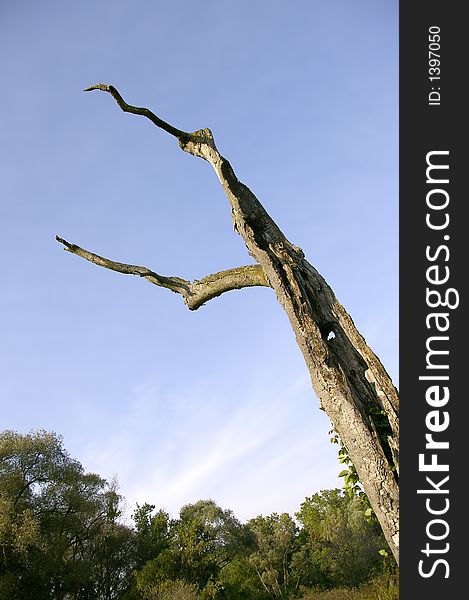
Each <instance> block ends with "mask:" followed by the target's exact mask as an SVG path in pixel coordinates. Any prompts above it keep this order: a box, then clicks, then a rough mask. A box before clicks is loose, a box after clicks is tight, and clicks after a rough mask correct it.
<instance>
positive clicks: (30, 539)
mask: <svg viewBox="0 0 469 600" xmlns="http://www.w3.org/2000/svg"><path fill="white" fill-rule="evenodd" d="M119 502H120V497H119V495H118V493H117V490H116V488H115V486H114V485H112V484H111V485H108V484H107V482H106V481H105V480H104V479H102V478H101V477H99V476H98V475H95V474H92V473H85V472H84V470H83V467H82V465H81V464H80V463H79V462H78V461H76V460H73V459H72V458H70V456H69V455H68V453H67V452H66V451H65V449H64V448H63V445H62V440H61V438H59V437H58V436H56V435H55V434H54V433H47V432H45V431H38V432H34V433H31V434H28V435H20V434H18V433H15V432H12V431H5V432H3V433H1V434H0V589H1V590H2V591H3V595H2V598H5V599H10V598H11V599H13V598H23V599H26V598H34V599H35V600H41V599H42V598H47V599H49V598H55V597H57V598H62V597H65V596H67V595H68V596H69V597H70V598H91V597H103V598H104V597H106V598H117V597H118V596H119V594H120V593H121V592H122V583H123V581H124V579H125V576H124V569H123V565H122V563H121V562H120V560H122V555H123V553H124V554H125V555H127V554H128V552H127V551H128V549H129V547H130V545H131V541H130V538H131V535H130V532H129V531H128V530H126V529H125V528H124V527H123V526H121V525H118V523H117V518H118V517H119V514H120V511H119Z"/></svg>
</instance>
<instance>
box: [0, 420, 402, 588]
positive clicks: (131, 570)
mask: <svg viewBox="0 0 469 600" xmlns="http://www.w3.org/2000/svg"><path fill="white" fill-rule="evenodd" d="M335 439H336V442H337V443H340V441H339V440H338V439H337V438H335ZM341 458H342V463H343V464H344V465H345V466H347V467H348V469H345V470H344V471H343V473H342V474H343V476H344V478H345V480H346V482H347V483H348V484H349V489H348V491H345V490H338V489H335V490H324V491H322V492H320V493H318V494H314V495H313V496H311V497H310V498H306V499H305V501H304V502H303V503H302V504H301V507H300V510H299V512H298V513H296V515H295V518H293V517H291V516H290V515H289V514H287V513H283V514H277V513H273V514H271V515H268V516H262V515H260V516H258V517H256V518H254V519H251V520H250V521H248V522H247V523H246V524H242V523H240V522H239V521H238V520H237V519H236V518H235V516H234V514H233V513H232V511H230V510H224V509H222V508H220V507H219V506H218V505H217V504H216V503H215V502H214V501H213V500H200V501H199V502H196V503H194V504H187V505H185V506H183V507H182V508H181V509H180V513H179V516H178V518H176V519H173V518H171V517H170V516H169V514H168V513H167V512H166V511H164V510H162V509H160V510H156V508H155V505H153V504H143V505H142V506H139V505H137V506H136V508H135V511H134V513H133V523H134V526H133V527H128V526H126V525H124V524H123V523H121V522H120V516H121V511H120V504H121V497H120V495H119V493H118V489H117V483H116V482H110V483H108V482H106V481H105V480H104V479H102V478H101V477H99V476H98V475H96V474H93V473H86V472H85V471H84V469H83V467H82V465H81V464H80V463H79V462H78V461H76V460H74V459H72V458H71V457H70V456H69V455H68V453H67V452H66V451H65V449H64V448H63V444H62V439H61V438H60V437H59V436H57V435H56V434H54V433H47V432H45V431H38V432H33V433H30V434H28V435H20V434H18V433H15V432H11V431H6V432H3V433H1V434H0V598H2V600H3V599H5V600H29V599H31V600H45V599H54V600H55V599H56V600H64V599H65V598H67V600H169V599H176V600H177V599H180V600H215V599H220V600H221V599H223V600H267V599H287V598H288V599H290V598H294V597H298V598H300V597H303V598H308V599H310V600H312V599H313V598H318V599H319V598H323V599H324V600H326V598H327V599H328V600H332V599H335V598H337V599H339V598H345V599H348V600H368V598H372V597H373V598H374V599H375V600H391V598H392V600H394V597H392V593H394V591H395V589H396V585H397V584H396V585H394V584H392V581H394V582H395V579H392V578H393V577H394V576H395V563H394V561H393V558H392V556H391V555H390V553H388V550H387V545H386V543H385V541H384V538H383V536H382V533H381V530H380V528H379V526H378V524H377V522H376V519H373V514H372V512H370V509H368V508H367V507H366V505H364V503H363V494H362V493H360V492H357V490H356V489H355V486H356V485H359V484H358V483H357V482H356V481H354V478H353V477H352V476H351V475H350V473H352V471H350V466H351V464H350V461H349V459H348V455H347V453H346V451H345V449H343V448H341ZM382 574H385V575H386V577H387V579H386V580H385V579H383V577H381V579H380V575H382ZM372 577H374V578H375V579H374V580H373V581H372V582H371V583H370V579H371V578H372ZM376 578H377V579H376ZM384 581H387V582H388V583H387V584H386V585H385V584H384ZM367 582H368V583H367ZM365 584H366V585H365ZM393 585H394V587H393ZM370 590H371V591H370ZM372 593H374V594H375V595H374V596H372V595H370V594H372ZM360 594H361V595H360ZM366 594H368V596H367V595H366Z"/></svg>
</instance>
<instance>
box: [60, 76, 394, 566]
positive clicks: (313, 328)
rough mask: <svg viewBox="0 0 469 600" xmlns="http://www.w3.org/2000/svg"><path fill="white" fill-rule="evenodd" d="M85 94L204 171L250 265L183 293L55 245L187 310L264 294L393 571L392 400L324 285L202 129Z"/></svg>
mask: <svg viewBox="0 0 469 600" xmlns="http://www.w3.org/2000/svg"><path fill="white" fill-rule="evenodd" d="M91 90H101V91H105V92H108V93H110V94H111V95H112V96H113V98H114V99H115V100H116V102H117V104H118V105H119V107H120V108H121V109H122V110H123V111H124V112H129V113H133V114H137V115H141V116H145V117H146V118H148V119H150V120H151V121H152V122H153V123H154V124H155V125H157V127H159V128H161V129H163V130H164V131H166V132H167V133H169V134H170V135H172V136H174V137H176V138H177V140H178V141H179V145H180V147H181V148H182V150H184V151H185V152H188V153H190V154H192V155H194V156H198V157H201V158H203V159H205V160H207V161H208V162H209V163H210V164H211V165H212V167H213V169H214V170H215V173H216V174H217V176H218V179H219V180H220V183H221V185H222V187H223V190H224V191H225V194H226V196H227V198H228V200H229V202H230V205H231V212H232V218H233V225H234V229H235V231H237V232H238V233H239V235H241V237H242V238H243V239H244V242H245V244H246V246H247V249H248V251H249V253H250V255H251V256H252V257H253V258H254V259H255V261H256V262H257V263H258V264H257V265H251V266H248V267H240V269H239V270H237V269H234V270H230V271H224V272H222V273H221V274H215V275H214V276H209V277H208V278H204V279H203V280H201V281H199V282H194V283H192V284H191V283H190V282H187V281H185V280H181V279H179V278H164V277H162V276H159V275H157V274H156V273H154V272H153V271H150V270H148V269H146V268H144V267H134V266H132V265H125V264H123V263H115V262H113V261H110V260H108V259H102V258H101V257H98V256H97V255H94V254H92V253H90V252H88V251H86V250H83V249H81V248H79V247H78V246H75V245H74V244H70V243H69V242H65V240H62V239H61V238H57V239H58V241H59V242H61V243H63V244H64V245H65V249H66V250H68V251H70V252H72V253H75V254H77V255H79V256H82V257H83V258H86V259H87V260H91V262H94V263H96V264H100V265H101V266H104V267H106V268H112V269H113V270H117V271H120V272H123V273H131V274H136V275H139V276H142V277H145V278H146V279H148V280H150V281H151V282H152V283H156V284H157V285H162V286H163V287H168V288H169V289H172V291H176V292H179V293H181V294H182V295H183V296H184V298H185V302H186V304H187V305H188V306H189V308H192V309H195V308H198V306H200V305H201V304H203V302H205V301H207V300H209V299H210V298H212V297H214V296H218V295H220V294H221V293H223V292H224V291H227V290H229V289H238V288H240V287H245V286H248V285H269V286H270V287H272V288H273V289H274V291H275V293H276V295H277V298H278V301H279V302H280V304H281V305H282V306H283V308H284V309H285V311H286V313H287V315H288V318H289V320H290V323H291V325H292V328H293V331H294V333H295V336H296V340H297V343H298V346H299V347H300V349H301V351H302V353H303V356H304V359H305V362H306V365H307V367H308V370H309V373H310V376H311V382H312V386H313V389H314V391H315V392H316V395H317V397H318V399H319V404H320V408H321V409H322V410H324V411H325V412H326V413H327V415H328V416H329V418H330V419H331V422H332V424H333V426H334V429H335V430H336V431H337V433H338V434H339V436H340V440H341V442H342V444H343V445H344V446H345V448H346V449H347V452H348V454H349V457H350V459H351V461H352V462H353V464H354V466H355V468H356V470H357V473H358V475H359V478H360V482H361V484H362V485H363V488H364V491H365V492H366V494H367V496H368V499H369V501H370V503H371V506H372V508H373V510H374V512H375V513H376V516H377V518H378V520H379V522H380V524H381V527H382V529H383V533H384V535H385V537H386V540H387V542H388V544H389V546H390V548H391V551H392V552H393V555H394V557H395V558H396V561H397V562H398V560H399V559H398V550H399V488H398V440H399V398H398V393H397V390H396V388H395V387H394V385H393V383H392V381H391V379H390V377H389V375H388V374H387V372H386V370H385V369H384V367H383V365H382V364H381V362H380V361H379V359H378V357H377V356H376V355H375V354H374V353H373V351H372V350H371V348H369V347H368V345H367V344H366V341H365V339H364V338H363V336H362V335H361V334H360V333H359V331H358V330H357V329H356V327H355V325H354V323H353V321H352V319H351V317H350V316H349V315H348V313H347V312H346V310H345V309H344V307H343V306H342V305H341V304H340V303H339V301H338V300H337V298H336V297H335V295H334V292H333V291H332V289H331V288H330V287H329V285H328V284H327V282H326V281H325V279H324V278H323V277H322V276H321V275H320V274H319V273H318V271H317V270H316V269H315V268H314V267H313V266H312V265H311V264H310V263H309V262H308V261H307V260H306V259H305V257H304V254H303V252H302V250H301V249H300V248H298V247H297V246H295V245H293V244H292V243H290V242H289V241H288V240H287V239H286V237H285V236H284V235H283V233H282V232H281V231H280V229H279V228H278V226H277V225H276V223H275V222H274V221H273V220H272V219H271V217H270V216H269V215H268V213H267V212H266V210H265V209H264V207H263V206H262V204H261V203H260V202H259V200H258V199H257V198H256V197H255V195H254V194H253V193H252V192H251V190H250V189H249V188H248V187H247V186H246V185H244V184H243V183H241V182H240V181H239V180H238V179H237V177H236V175H235V173H234V171H233V169H232V167H231V165H230V163H229V162H228V161H227V160H226V159H225V158H224V157H223V156H221V154H220V153H219V152H218V150H217V148H216V146H215V142H214V138H213V135H212V133H211V131H210V130H209V129H201V130H198V131H195V132H193V133H187V132H184V131H181V130H179V129H176V128H175V127H173V126H172V125H169V124H168V123H166V122H165V121H163V120H161V119H160V118H159V117H157V116H156V115H154V114H153V113H152V112H151V111H149V110H148V109H146V108H140V107H136V106H132V105H129V104H127V103H126V102H125V101H124V100H123V98H122V96H121V95H120V94H119V92H118V91H117V90H116V88H114V87H113V86H110V85H105V84H97V85H94V86H91V87H90V88H87V90H85V91H91ZM235 272H236V273H235ZM231 275H233V276H234V275H236V277H234V278H232V277H231ZM211 278H212V279H211ZM213 278H214V279H215V280H216V281H217V284H218V286H217V287H216V291H217V293H214V294H212V293H211V291H210V290H209V284H210V283H211V282H212V283H213ZM233 283H235V284H236V285H234V284H233ZM191 286H192V287H191ZM194 286H195V287H194ZM197 286H198V288H199V292H198V293H199V299H200V298H201V299H202V300H201V301H200V302H198V301H195V302H194V304H192V305H191V304H190V300H188V299H189V298H190V297H191V294H192V295H194V294H195V288H197ZM202 289H204V292H201V291H200V290H202ZM195 295H197V294H195Z"/></svg>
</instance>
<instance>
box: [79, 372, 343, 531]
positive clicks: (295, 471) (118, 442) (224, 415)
mask: <svg viewBox="0 0 469 600" xmlns="http://www.w3.org/2000/svg"><path fill="white" fill-rule="evenodd" d="M289 377H290V379H289ZM269 381H270V379H269V377H268V373H265V372H264V373H259V372H251V373H249V374H248V376H247V379H245V380H244V382H243V385H237V386H233V385H231V383H230V382H229V381H226V380H225V378H224V377H223V374H218V375H216V376H214V375H211V376H210V377H209V378H205V379H204V378H199V379H198V380H197V381H192V382H190V383H186V384H185V385H181V384H180V383H179V386H178V387H177V390H176V389H172V390H163V389H161V387H160V386H159V385H158V384H157V383H155V382H147V383H145V384H139V385H137V386H136V387H135V388H134V390H133V393H132V396H131V398H130V400H129V403H128V407H127V409H126V410H125V411H124V412H122V413H120V414H118V415H109V418H111V419H112V420H113V423H112V424H110V426H109V431H112V432H113V433H112V436H110V437H109V436H108V438H109V439H108V440H107V442H106V443H103V440H102V439H101V440H100V441H99V443H98V442H97V441H96V440H94V441H93V442H92V443H91V444H89V445H88V446H87V448H86V451H85V454H84V458H83V462H84V464H85V466H86V468H87V469H89V470H93V471H97V472H99V473H101V474H103V475H104V476H106V477H110V476H112V475H113V474H116V475H117V477H118V480H119V482H120V485H121V492H122V494H123V495H124V496H125V498H126V499H127V502H128V505H129V508H130V509H133V508H134V507H135V504H136V503H139V504H143V503H144V502H150V503H153V504H155V505H157V506H158V507H164V508H166V509H167V510H168V511H169V512H170V513H171V514H173V515H177V514H178V511H179V509H180V507H181V506H182V505H184V504H187V503H189V502H195V501H197V500H200V499H202V498H213V499H214V500H215V501H216V502H218V503H219V504H220V505H222V506H223V507H224V508H230V509H232V510H233V511H234V512H235V514H236V516H238V518H240V519H242V520H245V519H247V518H250V517H253V516H255V515H257V514H259V513H264V514H268V513H270V512H273V511H277V512H282V511H286V512H293V511H295V510H297V509H298V508H299V504H300V502H301V501H302V500H303V499H304V497H305V496H306V495H310V494H312V493H314V492H315V491H317V490H318V489H323V488H325V487H334V486H336V485H337V484H338V480H337V479H336V473H337V462H336V450H335V449H334V447H331V445H330V444H329V441H328V436H327V427H328V419H327V417H325V415H323V414H322V413H320V411H318V409H317V404H315V398H314V395H313V392H312V390H311V388H310V384H309V381H308V379H307V377H304V376H303V375H298V374H296V375H295V376H294V377H291V373H290V374H288V375H287V374H286V375H285V381H284V383H285V385H284V386H279V385H278V378H276V380H275V382H274V383H271V384H270V383H269Z"/></svg>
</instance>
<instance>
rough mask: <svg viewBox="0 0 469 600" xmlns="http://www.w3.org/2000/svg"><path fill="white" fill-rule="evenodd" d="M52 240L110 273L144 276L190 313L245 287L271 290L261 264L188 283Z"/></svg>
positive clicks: (62, 240) (64, 241) (68, 243)
mask: <svg viewBox="0 0 469 600" xmlns="http://www.w3.org/2000/svg"><path fill="white" fill-rule="evenodd" d="M55 239H56V240H57V241H58V242H60V243H61V244H63V246H64V250H67V252H71V253H72V254H76V255H77V256H80V257H81V258H84V259H86V260H88V261H90V262H92V263H93V264H95V265H98V266H100V267H104V268H105V269H110V270H111V271H117V272H118V273H124V274H125V275H137V276H139V277H143V279H146V280H147V281H149V282H150V283H153V284H154V285H157V286H159V287H163V288H166V289H168V290H171V291H172V292H175V293H177V294H181V296H182V297H183V298H184V303H185V304H186V305H187V307H188V308H189V309H190V310H197V309H198V308H199V307H200V306H202V304H205V303H206V302H208V301H209V300H211V299H212V298H216V297H217V296H221V294H223V293H224V292H229V291H231V290H239V289H241V288H244V287H254V286H264V287H270V286H269V284H268V282H267V279H266V277H265V275H264V271H263V269H262V267H261V266H260V265H246V266H243V267H237V268H235V269H228V270H227V271H220V272H219V273H214V274H213V275H208V276H207V277H204V278H203V279H201V280H197V279H195V280H194V281H193V282H191V281H187V280H186V279H181V278H180V277H165V276H164V275H159V274H158V273H155V271H152V270H151V269H148V268H147V267H141V266H138V265H129V264H127V263H121V262H116V261H114V260H110V259H108V258H103V257H102V256H99V255H98V254H94V253H93V252H90V251H89V250H85V249H84V248H80V246H77V245H76V244H71V243H70V242H67V241H66V240H64V239H63V238H61V237H59V236H56V238H55Z"/></svg>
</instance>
